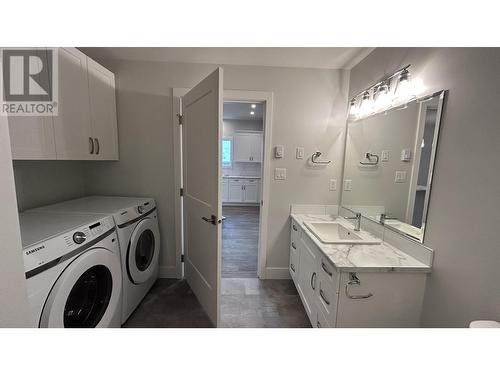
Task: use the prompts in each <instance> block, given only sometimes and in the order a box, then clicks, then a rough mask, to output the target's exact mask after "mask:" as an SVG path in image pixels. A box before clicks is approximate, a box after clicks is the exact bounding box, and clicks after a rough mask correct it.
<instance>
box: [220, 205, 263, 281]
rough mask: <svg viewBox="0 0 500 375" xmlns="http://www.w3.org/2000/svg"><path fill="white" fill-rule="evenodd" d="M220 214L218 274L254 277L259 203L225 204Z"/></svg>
mask: <svg viewBox="0 0 500 375" xmlns="http://www.w3.org/2000/svg"><path fill="white" fill-rule="evenodd" d="M222 214H223V215H224V216H225V217H226V220H224V221H223V224H222V270H221V276H222V277H239V278H241V277H253V278H255V277H257V248H258V243H259V207H242V206H238V207H232V206H225V207H223V209H222Z"/></svg>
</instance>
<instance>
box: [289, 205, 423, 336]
mask: <svg viewBox="0 0 500 375" xmlns="http://www.w3.org/2000/svg"><path fill="white" fill-rule="evenodd" d="M321 222H324V223H330V224H331V226H332V228H334V230H333V231H330V232H329V230H330V229H328V225H327V226H326V227H325V228H327V229H324V228H321V225H316V226H314V224H318V223H321ZM318 228H319V229H318ZM323 229H324V230H323ZM322 230H323V233H322ZM290 231H291V235H290V263H289V270H290V274H291V276H292V279H293V281H294V283H295V286H296V287H297V290H298V292H299V295H300V298H301V300H302V303H303V305H304V308H305V310H306V312H307V315H308V316H309V319H310V321H311V324H312V326H313V327H318V328H326V327H366V328H368V327H387V328H389V327H418V326H419V322H420V314H421V310H422V302H423V296H424V289H425V280H426V274H427V273H429V272H431V266H430V264H425V263H423V262H421V261H419V260H417V259H415V258H413V257H411V256H410V255H408V254H406V253H404V252H403V251H400V250H398V249H396V248H395V247H393V246H391V245H389V244H387V243H385V242H383V241H382V240H381V239H379V238H377V237H376V236H374V235H372V234H370V233H368V232H366V231H363V230H361V231H359V232H356V231H354V225H353V224H352V223H351V222H349V221H348V220H345V219H344V218H341V217H338V216H334V215H311V214H298V213H292V215H291V227H290ZM350 236H355V237H357V238H354V239H352V238H350ZM329 237H331V238H329ZM320 238H322V239H323V240H324V241H327V242H332V241H333V242H336V243H324V242H322V241H321V240H320Z"/></svg>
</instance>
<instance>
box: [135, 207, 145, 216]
mask: <svg viewBox="0 0 500 375" xmlns="http://www.w3.org/2000/svg"><path fill="white" fill-rule="evenodd" d="M137 212H139V213H140V214H143V213H144V207H143V206H138V207H137Z"/></svg>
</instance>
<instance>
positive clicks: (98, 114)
mask: <svg viewBox="0 0 500 375" xmlns="http://www.w3.org/2000/svg"><path fill="white" fill-rule="evenodd" d="M87 69H88V79H89V94H90V122H91V128H92V136H93V138H94V147H95V150H94V155H95V158H96V159H101V160H118V132H117V131H116V129H117V124H116V102H115V75H114V74H113V73H112V72H110V71H109V70H107V69H106V68H104V67H103V66H101V65H99V64H98V63H96V62H95V61H94V60H92V59H90V58H88V59H87Z"/></svg>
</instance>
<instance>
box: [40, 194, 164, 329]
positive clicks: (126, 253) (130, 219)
mask: <svg viewBox="0 0 500 375" xmlns="http://www.w3.org/2000/svg"><path fill="white" fill-rule="evenodd" d="M41 211H43V212H66V213H100V214H107V215H112V216H113V218H114V221H115V224H116V228H117V233H118V240H119V245H120V253H121V264H122V277H123V280H122V281H123V293H122V301H123V304H122V323H125V321H126V320H127V319H128V318H129V316H130V315H131V314H132V312H133V311H134V310H135V309H136V308H137V306H138V305H139V303H140V302H141V301H142V299H143V298H144V296H145V295H146V294H147V292H148V291H149V289H151V287H152V286H153V284H154V283H155V281H156V279H157V278H158V267H159V253H160V231H159V228H158V215H157V209H156V202H155V200H154V199H152V198H136V197H112V196H89V197H84V198H79V199H74V200H70V201H65V202H61V203H56V204H53V205H50V206H44V207H39V208H36V209H33V210H30V212H41Z"/></svg>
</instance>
